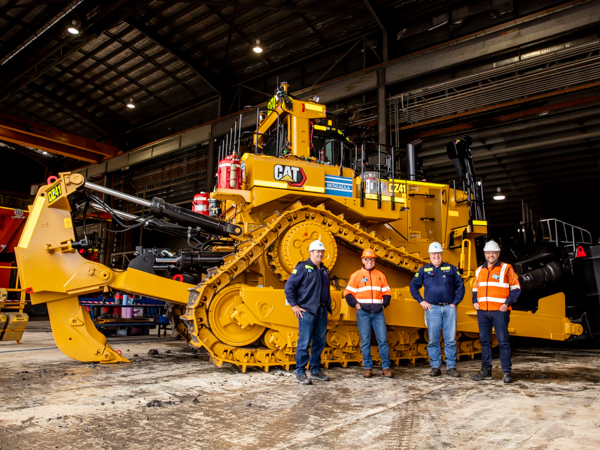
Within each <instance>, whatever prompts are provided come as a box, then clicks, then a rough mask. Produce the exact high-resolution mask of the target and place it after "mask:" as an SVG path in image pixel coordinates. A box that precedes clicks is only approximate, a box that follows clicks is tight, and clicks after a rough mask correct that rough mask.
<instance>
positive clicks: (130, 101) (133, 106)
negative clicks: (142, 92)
mask: <svg viewBox="0 0 600 450" xmlns="http://www.w3.org/2000/svg"><path fill="white" fill-rule="evenodd" d="M127 107H128V108H130V109H133V108H135V105H134V104H133V99H132V98H130V99H129V103H127Z"/></svg>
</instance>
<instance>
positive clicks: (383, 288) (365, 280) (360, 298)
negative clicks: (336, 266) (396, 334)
mask: <svg viewBox="0 0 600 450" xmlns="http://www.w3.org/2000/svg"><path fill="white" fill-rule="evenodd" d="M376 260H377V255H375V252H374V251H373V250H372V249H370V248H367V249H366V250H365V251H364V252H363V254H362V258H361V261H362V263H363V267H362V269H360V270H357V271H356V272H354V273H353V274H352V276H351V277H350V281H349V282H348V286H346V291H345V292H344V294H345V297H346V302H348V305H350V306H352V307H353V308H356V324H357V325H358V332H359V334H360V350H361V352H362V356H363V367H364V369H365V371H364V374H363V376H364V377H365V378H371V377H372V376H373V360H372V359H371V328H372V329H373V330H374V331H375V337H377V344H378V345H379V356H381V368H382V369H383V376H385V377H386V378H393V377H394V374H393V372H392V369H391V368H390V366H391V362H390V347H389V345H388V340H387V327H386V324H385V316H384V315H383V309H384V308H385V307H386V306H388V305H389V304H390V300H391V298H392V296H391V290H390V287H389V285H388V282H387V280H386V278H385V275H384V274H383V272H380V271H379V270H377V269H375V262H376Z"/></svg>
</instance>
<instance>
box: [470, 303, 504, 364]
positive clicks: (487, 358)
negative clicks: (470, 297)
mask: <svg viewBox="0 0 600 450" xmlns="http://www.w3.org/2000/svg"><path fill="white" fill-rule="evenodd" d="M477 322H478V323H479V339H481V365H482V366H483V367H487V368H488V369H491V368H492V327H493V328H494V331H495V332H496V339H497V340H498V348H499V349H500V363H501V364H502V372H510V369H511V367H512V364H511V362H510V358H511V352H510V341H509V336H508V322H510V311H506V312H502V311H482V310H480V309H478V310H477Z"/></svg>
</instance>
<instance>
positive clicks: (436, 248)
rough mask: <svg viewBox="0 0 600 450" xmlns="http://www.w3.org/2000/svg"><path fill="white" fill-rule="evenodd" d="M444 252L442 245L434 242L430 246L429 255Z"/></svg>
mask: <svg viewBox="0 0 600 450" xmlns="http://www.w3.org/2000/svg"><path fill="white" fill-rule="evenodd" d="M443 251H444V249H443V248H442V244H440V243H439V242H432V243H431V244H429V253H442V252H443Z"/></svg>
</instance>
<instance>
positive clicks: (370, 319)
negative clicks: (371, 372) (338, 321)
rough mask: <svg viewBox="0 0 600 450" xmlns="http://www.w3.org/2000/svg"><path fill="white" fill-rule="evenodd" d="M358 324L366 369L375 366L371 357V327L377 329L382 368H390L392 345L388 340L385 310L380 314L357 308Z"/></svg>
mask: <svg viewBox="0 0 600 450" xmlns="http://www.w3.org/2000/svg"><path fill="white" fill-rule="evenodd" d="M356 324H357V325H358V332H359V333H360V350H361V352H362V357H363V366H364V367H365V369H372V368H373V360H372V359H371V328H373V330H374V331H375V336H376V337H377V344H378V345H379V356H381V368H382V369H389V368H390V366H391V364H390V346H389V345H388V340H387V327H386V326H385V316H384V315H383V311H382V312H380V313H379V314H372V313H369V312H365V311H363V310H362V309H357V310H356Z"/></svg>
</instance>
